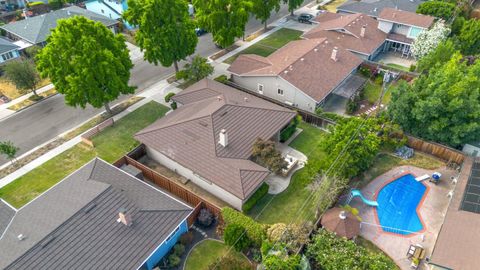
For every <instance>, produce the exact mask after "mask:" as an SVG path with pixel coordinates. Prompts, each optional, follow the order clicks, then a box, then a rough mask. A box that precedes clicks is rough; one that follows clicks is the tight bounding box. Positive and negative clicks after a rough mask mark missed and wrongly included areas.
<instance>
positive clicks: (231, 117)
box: [135, 79, 295, 210]
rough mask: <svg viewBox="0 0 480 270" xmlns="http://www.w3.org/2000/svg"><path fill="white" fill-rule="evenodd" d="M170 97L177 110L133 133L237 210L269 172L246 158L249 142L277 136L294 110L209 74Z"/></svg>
mask: <svg viewBox="0 0 480 270" xmlns="http://www.w3.org/2000/svg"><path fill="white" fill-rule="evenodd" d="M173 100H174V101H175V102H177V104H178V105H179V107H178V109H176V110H175V111H173V112H171V113H169V114H168V115H166V116H165V117H163V118H161V119H159V120H158V121H156V122H155V123H153V124H152V125H150V126H149V127H147V128H145V129H144V130H142V131H140V132H138V133H137V134H136V135H135V138H136V139H137V140H139V141H140V142H142V143H144V144H145V146H146V149H147V155H148V156H149V157H150V158H152V159H154V160H155V161H156V162H158V163H160V164H162V165H163V166H165V167H168V168H169V169H171V170H173V171H175V172H177V173H178V174H180V175H182V176H183V177H185V178H187V179H189V180H190V181H192V182H193V183H194V184H196V185H198V186H199V187H201V188H203V189H205V190H206V191H208V192H210V193H211V194H213V195H214V196H216V197H218V198H220V199H222V200H223V201H225V202H227V203H229V204H230V205H232V206H233V207H235V208H237V209H239V210H241V208H242V205H243V203H244V202H245V201H246V200H248V198H249V197H250V196H251V195H252V194H253V193H254V192H255V191H256V190H257V189H258V188H259V187H260V185H261V184H262V183H263V182H264V180H265V178H266V177H267V176H268V175H269V174H270V172H269V170H268V169H266V168H264V167H262V166H260V165H258V164H256V163H255V162H253V161H251V160H250V157H251V155H252V147H253V143H254V141H255V140H256V139H257V138H261V139H273V140H277V138H278V136H279V132H280V131H281V130H282V129H283V128H284V127H286V126H287V125H288V124H289V123H290V121H291V120H292V119H293V118H294V117H295V112H293V111H291V110H288V109H285V108H283V107H281V106H278V105H276V104H273V103H270V102H268V101H266V100H263V99H261V98H258V97H255V96H253V95H250V94H248V93H245V92H241V91H239V90H236V89H234V88H231V87H229V86H226V85H224V84H222V83H218V82H215V81H212V80H208V79H204V80H202V81H199V82H197V83H195V84H194V85H192V86H190V87H188V88H187V89H185V90H183V91H182V92H180V93H179V94H177V95H176V96H174V97H173Z"/></svg>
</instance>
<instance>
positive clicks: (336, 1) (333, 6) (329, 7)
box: [323, 0, 346, 13]
mask: <svg viewBox="0 0 480 270" xmlns="http://www.w3.org/2000/svg"><path fill="white" fill-rule="evenodd" d="M345 1H346V0H333V1H331V2H330V3H328V4H326V5H324V6H323V8H324V9H325V10H328V11H330V12H333V13H337V7H338V6H340V5H341V4H343V3H345Z"/></svg>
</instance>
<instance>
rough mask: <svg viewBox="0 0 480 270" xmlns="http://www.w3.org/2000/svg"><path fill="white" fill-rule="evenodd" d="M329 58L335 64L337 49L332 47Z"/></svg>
mask: <svg viewBox="0 0 480 270" xmlns="http://www.w3.org/2000/svg"><path fill="white" fill-rule="evenodd" d="M330 58H331V59H332V60H333V61H335V62H337V61H338V48H337V47H333V50H332V55H331V57H330Z"/></svg>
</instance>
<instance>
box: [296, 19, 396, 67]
mask: <svg viewBox="0 0 480 270" xmlns="http://www.w3.org/2000/svg"><path fill="white" fill-rule="evenodd" d="M316 21H317V22H318V23H319V24H318V26H317V27H315V28H313V29H312V30H310V31H308V32H307V33H305V34H304V35H303V38H305V39H314V38H327V39H329V40H332V41H334V42H335V44H336V45H339V46H341V47H343V48H345V49H347V50H349V51H351V52H352V53H355V54H356V55H358V56H359V57H360V58H362V59H367V60H373V59H374V58H375V57H376V56H377V55H378V53H379V52H381V51H382V45H383V43H384V42H385V38H386V37H387V34H385V33H384V32H382V31H380V30H379V29H378V21H376V20H375V19H373V18H372V17H369V16H367V15H365V14H339V13H331V12H325V13H322V14H320V15H319V16H318V17H317V18H316Z"/></svg>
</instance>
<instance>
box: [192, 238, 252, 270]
mask: <svg viewBox="0 0 480 270" xmlns="http://www.w3.org/2000/svg"><path fill="white" fill-rule="evenodd" d="M228 249H229V247H228V246H227V245H225V244H224V243H221V242H218V241H215V240H208V239H207V240H204V241H203V242H201V243H200V244H198V245H197V246H195V248H194V249H193V250H192V251H191V252H190V254H189V255H188V258H187V261H186V262H185V268H184V269H185V270H208V266H209V265H210V264H212V263H214V262H215V261H216V259H217V258H220V257H223V256H224V255H225V253H227V251H228ZM230 252H233V253H234V254H235V256H237V257H238V258H239V259H241V260H245V261H248V260H247V258H246V257H245V256H243V255H242V254H241V253H239V252H236V251H235V250H234V249H232V250H230Z"/></svg>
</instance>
